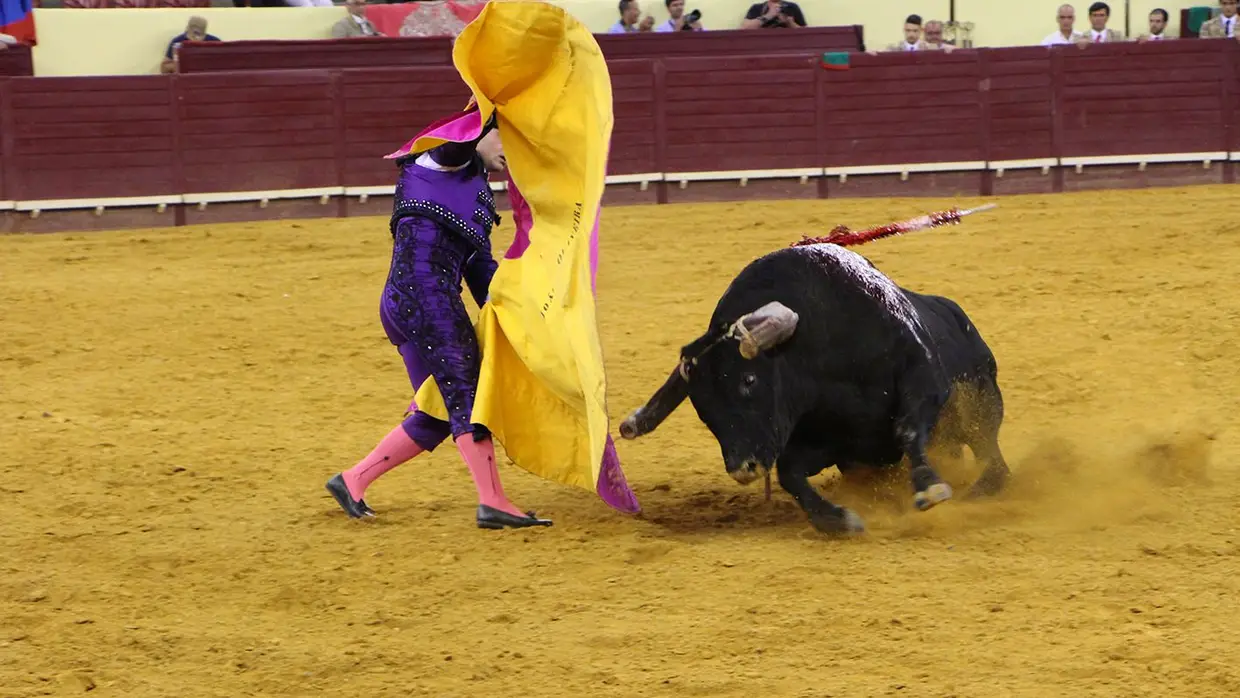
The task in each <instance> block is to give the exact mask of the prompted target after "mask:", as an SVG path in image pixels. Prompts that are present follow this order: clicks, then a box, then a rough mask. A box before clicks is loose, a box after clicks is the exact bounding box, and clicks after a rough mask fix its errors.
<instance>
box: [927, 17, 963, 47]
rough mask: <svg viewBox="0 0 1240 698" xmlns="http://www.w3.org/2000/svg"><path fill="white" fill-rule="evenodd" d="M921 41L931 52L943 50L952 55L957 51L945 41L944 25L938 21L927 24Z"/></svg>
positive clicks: (933, 20)
mask: <svg viewBox="0 0 1240 698" xmlns="http://www.w3.org/2000/svg"><path fill="white" fill-rule="evenodd" d="M921 40H922V42H923V43H925V44H926V48H927V49H929V50H931V51H940V50H941V51H946V52H947V53H951V52H952V51H955V50H956V47H955V46H952V45H951V44H949V43H947V42H946V41H943V23H942V22H941V21H939V20H937V19H932V20H930V21H929V22H926V27H925V33H923V34H922V37H921Z"/></svg>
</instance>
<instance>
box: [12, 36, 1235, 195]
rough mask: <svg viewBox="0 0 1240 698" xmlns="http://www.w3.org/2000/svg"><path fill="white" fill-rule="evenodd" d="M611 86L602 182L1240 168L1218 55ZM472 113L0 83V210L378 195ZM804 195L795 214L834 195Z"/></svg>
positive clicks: (1065, 53)
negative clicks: (1141, 161)
mask: <svg viewBox="0 0 1240 698" xmlns="http://www.w3.org/2000/svg"><path fill="white" fill-rule="evenodd" d="M610 66H611V72H612V75H613V95H614V99H615V114H616V123H615V129H614V133H613V141H612V149H611V153H610V160H609V174H613V175H625V174H648V173H718V172H721V171H723V172H745V171H753V170H795V169H799V168H828V171H829V170H830V168H840V167H858V166H874V165H880V166H881V165H892V166H904V165H912V164H916V163H936V162H939V163H941V162H969V161H984V162H991V163H994V162H1002V161H1011V160H1022V159H1037V158H1059V157H1063V158H1068V157H1076V156H1091V155H1123V154H1132V155H1146V154H1157V153H1196V152H1215V151H1229V152H1240V135H1238V134H1237V130H1238V129H1237V128H1236V124H1237V119H1240V99H1237V95H1238V94H1240V45H1237V44H1236V42H1228V41H1204V40H1194V41H1180V42H1167V43H1155V44H1146V45H1136V44H1122V45H1111V46H1107V45H1102V46H1090V47H1088V48H1086V49H1078V48H1076V47H1067V48H1066V49H1055V50H1053V51H1047V50H1045V49H1040V48H1037V47H1033V48H1015V49H987V50H981V51H958V52H956V53H954V54H951V55H947V54H921V55H915V54H890V55H879V56H869V55H854V56H853V67H852V68H851V69H850V70H848V71H828V70H823V69H822V68H821V67H820V66H818V65H817V64H815V63H814V62H813V61H812V60H808V59H806V58H802V57H798V56H791V55H783V56H757V57H754V56H741V57H726V58H700V57H678V58H647V59H624V60H616V61H612V62H611V63H610ZM468 94H469V93H468V91H467V90H466V88H465V87H464V85H463V84H462V83H461V82H460V80H459V78H458V77H457V76H456V74H455V71H454V70H453V69H452V68H450V67H417V66H414V67H404V68H384V69H359V70H343V71H341V70H301V71H265V72H241V73H201V74H189V75H175V76H162V75H160V76H141V77H115V78H6V79H0V155H2V156H3V157H2V160H3V166H2V167H0V201H18V202H22V201H26V202H29V201H42V200H48V199H91V198H105V197H139V196H153V195H190V194H202V193H214V192H228V191H268V190H281V189H304V188H319V187H337V188H338V187H366V186H370V187H374V186H390V185H392V184H393V182H394V169H393V167H392V166H391V163H390V162H388V161H385V160H384V159H383V156H384V155H385V154H387V153H389V152H391V151H392V150H394V149H396V148H398V147H399V146H400V145H402V144H403V143H404V142H405V141H407V140H408V139H409V138H411V137H412V136H413V135H415V134H416V133H417V132H418V131H419V130H420V129H421V128H423V127H424V126H425V125H426V124H428V123H429V122H430V121H432V120H433V119H435V118H438V117H441V116H444V115H447V114H450V113H453V112H456V111H459V110H460V109H462V108H463V107H464V105H465V102H466V100H467V98H468ZM1185 167H1186V168H1191V169H1192V170H1193V172H1194V173H1195V174H1194V176H1196V177H1202V176H1208V178H1211V179H1208V180H1206V181H1223V180H1222V179H1220V177H1230V174H1224V175H1220V174H1219V173H1220V169H1219V168H1214V169H1213V170H1203V168H1202V167H1201V163H1200V162H1198V163H1196V164H1187V165H1185ZM1130 169H1132V168H1130ZM1203 171H1204V172H1206V175H1203V174H1201V173H1202V172H1203ZM1221 171H1222V172H1225V173H1230V172H1231V169H1224V170H1221ZM1029 175H1030V176H1031V177H1036V178H1038V179H1039V186H1043V187H1045V186H1046V185H1045V182H1046V181H1047V177H1046V176H1045V175H1043V174H1042V173H1041V172H1030V173H1029ZM934 176H938V175H934ZM1055 176H1058V177H1059V178H1060V180H1058V181H1059V184H1058V186H1056V187H1055V189H1056V190H1058V189H1062V188H1065V186H1067V187H1068V188H1071V187H1072V186H1083V185H1085V184H1088V183H1084V184H1082V181H1081V180H1080V178H1081V177H1082V176H1083V175H1080V173H1076V174H1075V175H1074V174H1072V173H1068V174H1064V173H1063V172H1058V173H1056V175H1055ZM961 177H962V178H961V179H957V180H954V181H953V182H952V184H951V186H952V187H953V189H952V191H970V190H972V191H979V193H992V189H991V188H990V187H991V186H992V184H994V182H991V183H987V181H986V179H985V177H989V175H986V176H985V177H984V176H983V175H981V174H970V175H969V177H971V179H969V178H963V175H961ZM994 177H995V178H996V179H995V181H996V182H997V181H998V179H997V178H999V177H1004V178H1005V181H1004V182H1002V183H999V184H997V185H994V189H993V191H1005V192H1006V191H1015V190H1019V187H1013V186H1012V185H1009V184H1007V182H1010V181H1011V179H1010V178H1008V175H1000V174H997V173H996V174H995V175H994ZM1064 177H1067V178H1068V183H1067V185H1065V184H1064V182H1063V178H1064ZM1073 177H1076V179H1073ZM914 179H916V178H914ZM946 180H947V177H946V175H944V181H946ZM820 181H821V182H822V184H821V185H820V186H819V187H817V189H816V192H815V191H807V190H806V188H805V187H804V186H802V187H801V188H799V189H797V195H803V196H804V195H808V196H823V195H834V194H828V189H827V187H828V186H830V187H837V183H836V182H835V180H831V179H820ZM851 183H852V180H849V184H851ZM897 185H898V183H897ZM658 186H659V187H664V189H661V190H660V191H659V192H658V196H657V198H658V200H660V201H666V200H668V197H667V191H666V187H670V186H673V185H672V184H670V183H669V184H659V185H658ZM693 186H696V185H691V186H690V189H692V188H693ZM729 186H734V185H729ZM809 189H811V190H813V189H815V188H814V187H810V188H809ZM1046 190H1049V189H1046ZM646 191H647V190H646V189H645V188H642V192H643V193H645V192H646ZM831 191H834V192H835V193H836V194H842V195H848V194H849V191H848V190H847V188H845V187H839V188H836V189H833V190H831ZM729 195H737V196H739V194H729ZM648 196H650V197H651V198H655V193H654V192H652V193H649V194H648Z"/></svg>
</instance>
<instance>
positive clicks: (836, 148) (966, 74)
mask: <svg viewBox="0 0 1240 698" xmlns="http://www.w3.org/2000/svg"><path fill="white" fill-rule="evenodd" d="M980 55H981V54H979V53H977V52H963V51H962V52H958V53H951V54H948V53H940V52H934V53H924V54H920V55H916V56H914V57H913V58H912V59H911V60H910V59H908V58H905V57H904V55H903V54H899V53H884V54H879V55H877V56H870V55H866V54H862V55H860V56H856V57H855V58H854V60H853V66H852V69H851V70H848V71H845V72H837V73H829V74H827V80H826V83H827V84H826V104H827V108H826V114H825V121H824V128H825V130H826V132H827V148H826V152H825V155H826V159H825V162H827V163H830V164H831V165H834V166H845V167H847V166H865V165H883V164H890V163H893V162H896V163H926V162H958V161H978V160H981V161H984V160H985V159H986V155H985V153H984V152H983V151H984V147H983V145H984V144H983V140H984V139H983V137H982V136H983V134H984V133H985V132H986V124H985V123H984V122H983V121H982V117H981V101H980V100H979V97H978V92H979V90H978V87H979V84H980V82H981V62H980V60H979V56H980ZM893 158H894V160H893Z"/></svg>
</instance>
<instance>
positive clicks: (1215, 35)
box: [1197, 0, 1240, 40]
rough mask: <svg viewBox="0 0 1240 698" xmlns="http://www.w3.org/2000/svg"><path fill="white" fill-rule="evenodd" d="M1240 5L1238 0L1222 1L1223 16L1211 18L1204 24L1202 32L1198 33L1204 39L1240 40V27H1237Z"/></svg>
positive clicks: (1220, 6) (1220, 4)
mask: <svg viewBox="0 0 1240 698" xmlns="http://www.w3.org/2000/svg"><path fill="white" fill-rule="evenodd" d="M1237 4H1240V3H1238V2H1237V0H1222V2H1220V3H1219V8H1220V9H1222V10H1223V14H1221V15H1219V16H1217V17H1211V18H1210V19H1209V21H1207V22H1204V23H1202V25H1201V30H1200V31H1199V32H1198V33H1197V35H1198V36H1200V37H1201V38H1203V39H1223V38H1228V39H1238V40H1240V31H1237V30H1240V27H1238V26H1236V25H1237V24H1238V22H1237V21H1236V6H1237Z"/></svg>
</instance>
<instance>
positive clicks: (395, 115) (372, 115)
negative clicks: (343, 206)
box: [337, 67, 470, 186]
mask: <svg viewBox="0 0 1240 698" xmlns="http://www.w3.org/2000/svg"><path fill="white" fill-rule="evenodd" d="M339 81H340V96H341V99H340V100H339V104H340V110H341V114H340V115H341V121H340V123H341V127H340V128H338V129H337V133H338V134H339V137H340V140H341V142H342V143H343V145H344V163H343V168H342V171H341V180H340V184H341V185H342V186H374V185H385V184H393V183H394V182H395V180H394V177H395V172H396V166H395V165H394V164H393V163H392V162H391V161H389V160H384V159H383V156H385V155H387V154H388V153H391V152H393V151H395V150H396V149H397V148H399V147H400V146H402V145H404V143H405V142H406V141H408V140H409V139H410V138H412V137H413V136H415V135H417V132H418V131H419V130H420V129H421V128H422V127H424V126H426V125H427V124H429V123H430V122H432V121H434V120H435V119H439V118H442V117H443V116H445V115H447V114H450V113H452V112H453V111H459V110H461V109H464V108H465V104H466V102H468V101H469V94H470V93H469V88H468V87H466V86H465V84H464V83H463V82H461V80H460V78H458V77H456V71H455V70H453V69H451V68H442V67H434V68H432V67H426V68H406V69H404V70H400V71H392V70H389V69H376V70H350V71H345V72H343V73H341V74H339Z"/></svg>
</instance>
